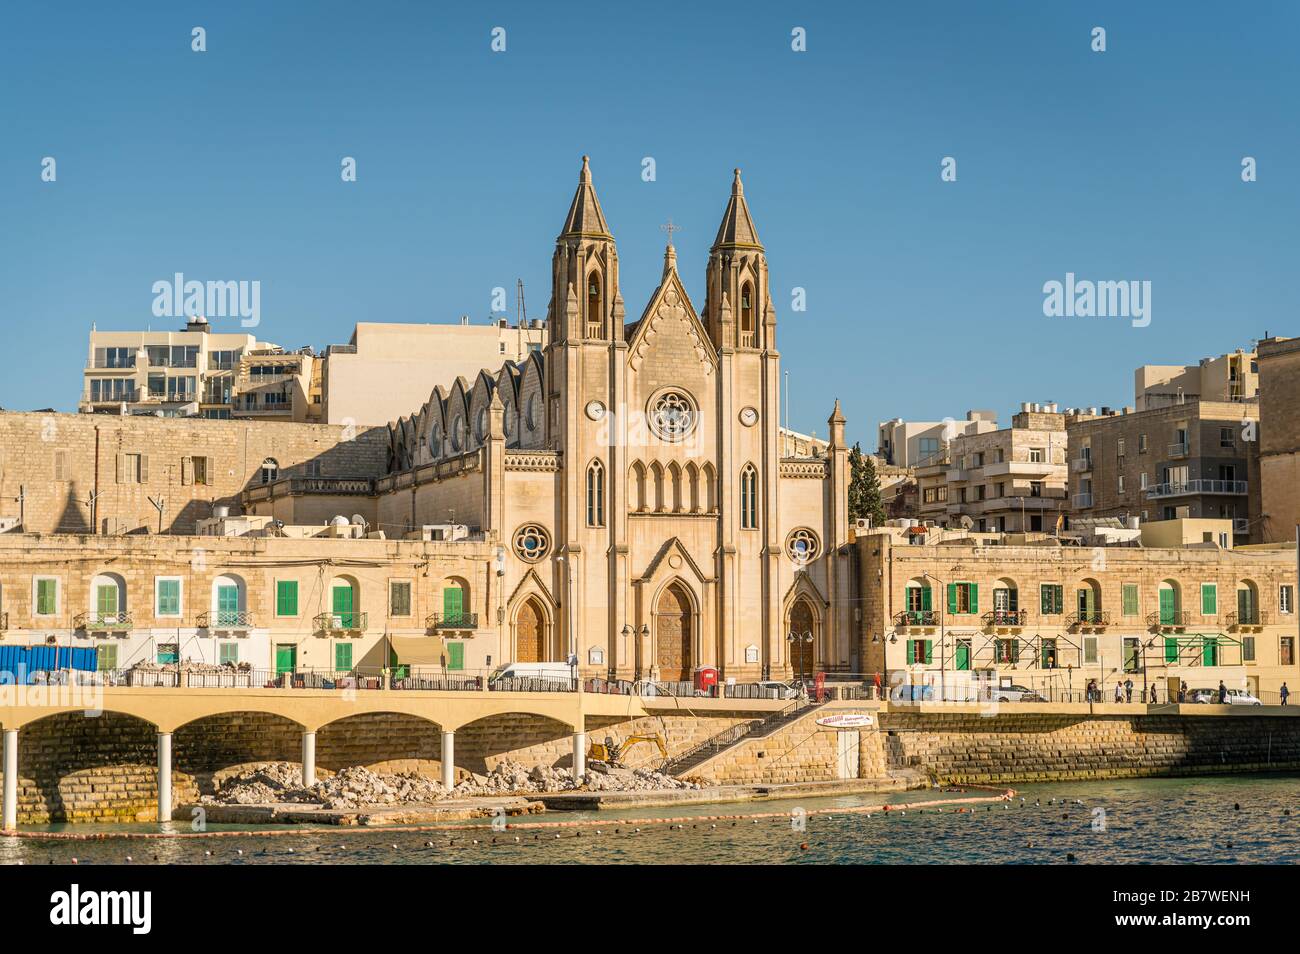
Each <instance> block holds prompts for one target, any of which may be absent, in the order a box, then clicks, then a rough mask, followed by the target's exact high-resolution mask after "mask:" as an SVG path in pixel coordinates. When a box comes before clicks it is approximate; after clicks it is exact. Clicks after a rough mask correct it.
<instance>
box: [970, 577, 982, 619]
mask: <svg viewBox="0 0 1300 954" xmlns="http://www.w3.org/2000/svg"><path fill="white" fill-rule="evenodd" d="M969 586H970V611H971V612H972V613H978V612H979V611H980V588H979V584H978V583H971V584H969Z"/></svg>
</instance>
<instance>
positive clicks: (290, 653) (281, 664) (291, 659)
mask: <svg viewBox="0 0 1300 954" xmlns="http://www.w3.org/2000/svg"><path fill="white" fill-rule="evenodd" d="M297 661H298V647H297V646H295V645H294V644H293V643H277V644H276V647H275V671H276V674H277V675H284V674H285V673H286V672H293V670H294V667H295V666H296V664H297Z"/></svg>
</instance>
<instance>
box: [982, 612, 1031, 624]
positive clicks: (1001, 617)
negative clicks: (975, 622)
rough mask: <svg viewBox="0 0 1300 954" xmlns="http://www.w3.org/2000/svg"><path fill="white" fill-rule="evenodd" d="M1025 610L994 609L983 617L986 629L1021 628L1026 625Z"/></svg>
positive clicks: (1026, 615)
mask: <svg viewBox="0 0 1300 954" xmlns="http://www.w3.org/2000/svg"><path fill="white" fill-rule="evenodd" d="M1027 617H1028V613H1027V612H1026V611H1025V610H992V611H991V612H988V613H985V614H984V615H983V616H982V617H980V618H981V619H982V620H984V628H985V629H1019V628H1020V627H1023V626H1024V625H1025V619H1026V618H1027Z"/></svg>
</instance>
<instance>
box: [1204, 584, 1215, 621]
mask: <svg viewBox="0 0 1300 954" xmlns="http://www.w3.org/2000/svg"><path fill="white" fill-rule="evenodd" d="M1218 612H1219V591H1218V588H1217V587H1216V586H1215V585H1214V584H1213V583H1202V584H1201V615H1202V616H1214V615H1216V614H1218Z"/></svg>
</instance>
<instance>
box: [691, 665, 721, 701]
mask: <svg viewBox="0 0 1300 954" xmlns="http://www.w3.org/2000/svg"><path fill="white" fill-rule="evenodd" d="M695 691H696V692H697V693H699V694H701V695H705V696H716V695H717V694H718V670H716V669H714V668H713V667H712V666H701V667H700V668H699V669H696V670H695Z"/></svg>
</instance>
